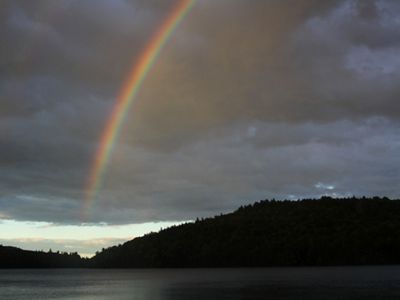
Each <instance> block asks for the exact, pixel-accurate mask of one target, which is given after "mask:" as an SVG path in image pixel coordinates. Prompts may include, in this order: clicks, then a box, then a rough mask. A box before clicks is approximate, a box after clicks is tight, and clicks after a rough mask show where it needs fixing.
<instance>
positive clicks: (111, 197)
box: [0, 0, 400, 255]
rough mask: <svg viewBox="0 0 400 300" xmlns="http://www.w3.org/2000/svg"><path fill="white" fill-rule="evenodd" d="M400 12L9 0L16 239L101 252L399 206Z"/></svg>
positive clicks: (5, 51) (384, 3) (0, 129)
mask: <svg viewBox="0 0 400 300" xmlns="http://www.w3.org/2000/svg"><path fill="white" fill-rule="evenodd" d="M399 15H400V2H399V1H392V0H326V1H320V0H296V1H291V0H268V1H267V0H254V1H247V0H220V1H214V0H199V1H193V2H192V1H187V0H170V1H147V0H145V1H144V0H115V1H108V0H87V1H75V0H59V1H52V0H37V1H23V0H3V1H1V3H0V45H1V47H0V108H1V109H0V243H1V244H8V245H16V246H19V247H22V248H27V249H45V250H46V249H48V248H52V250H53V251H57V250H61V251H66V250H67V249H71V250H68V251H78V252H80V253H83V254H85V255H91V254H92V253H93V251H95V249H101V248H102V247H107V246H109V245H113V244H116V243H120V242H123V241H125V240H127V239H130V238H132V237H134V236H137V235H141V234H144V233H146V232H149V231H156V230H158V228H159V227H166V226H168V225H170V224H175V223H177V222H181V221H184V220H193V219H195V218H196V217H206V216H213V215H216V214H219V213H221V212H228V211H231V210H234V209H236V208H237V207H238V206H240V205H242V204H247V203H251V202H254V201H257V200H260V199H265V198H276V199H293V200H294V199H298V198H302V197H319V196H321V195H331V196H348V195H356V196H363V195H365V196H374V195H378V196H387V197H391V198H399V196H400V192H399V189H398V186H399V184H398V183H399V182H400V155H399V154H400V106H399V104H398V95H399V92H400V85H399V84H398V83H399V81H400V43H399V40H400V36H399V32H400V21H399ZM138 62H141V63H138ZM133 87H135V90H134V89H133ZM133 91H134V92H133ZM124 95H125V96H124ZM132 95H134V99H133V98H132V99H131V98H129V97H130V96H132ZM131 100H132V101H131ZM133 100H134V101H133ZM118 104H120V105H118ZM118 107H120V109H118ZM122 112H123V113H122ZM112 120H114V122H113V121H112ZM105 128H109V129H110V130H109V131H107V130H105ZM117 129H119V130H117ZM107 132H108V134H106V133H107ZM117 132H118V133H119V134H117ZM102 149H103V150H102ZM111 150H112V151H111ZM96 166H97V167H96ZM89 178H92V179H93V180H91V179H89ZM88 195H89V196H88ZM85 199H86V205H85ZM85 207H86V209H85Z"/></svg>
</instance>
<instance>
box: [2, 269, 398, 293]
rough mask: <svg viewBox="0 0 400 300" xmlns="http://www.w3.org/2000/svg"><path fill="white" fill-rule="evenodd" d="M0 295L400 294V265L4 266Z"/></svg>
mask: <svg viewBox="0 0 400 300" xmlns="http://www.w3.org/2000/svg"><path fill="white" fill-rule="evenodd" d="M0 299H18V300H19V299H85V300H89V299H135V300H141V299H154V300H164V299H165V300H175V299H182V300H183V299H185V300H189V299H194V300H197V299H207V300H211V299H221V300H224V299H255V300H257V299H322V300H323V299H400V267H398V266H385V267H330V268H265V269H177V270H174V269H165V270H157V269H150V270H73V269H59V270H54V269H53V270H0Z"/></svg>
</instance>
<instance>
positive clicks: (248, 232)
mask: <svg viewBox="0 0 400 300" xmlns="http://www.w3.org/2000/svg"><path fill="white" fill-rule="evenodd" d="M399 263H400V200H389V199H387V198H378V197H375V198H368V199H367V198H361V199H357V198H354V197H353V198H343V199H332V198H329V197H322V198H321V199H320V200H315V199H306V200H301V201H275V200H271V201H269V200H265V201H259V202H256V203H254V204H252V205H247V206H241V207H239V208H238V209H237V210H236V211H234V212H232V213H229V214H225V215H219V216H216V217H213V218H206V219H196V221H195V222H191V223H186V224H182V225H179V226H172V227H170V228H166V229H163V230H160V231H159V232H158V233H149V234H147V235H145V236H143V237H139V238H135V239H133V240H131V241H128V242H126V243H124V244H122V245H118V246H113V247H110V248H107V249H102V250H101V251H99V252H97V253H96V255H95V256H94V257H93V258H91V259H82V258H81V257H80V256H79V255H78V254H77V253H59V252H52V251H49V252H47V253H45V252H42V251H25V250H21V249H18V248H14V247H4V246H0V267H2V268H16V267H20V268H60V267H94V268H133V267H261V266H317V265H365V264H399Z"/></svg>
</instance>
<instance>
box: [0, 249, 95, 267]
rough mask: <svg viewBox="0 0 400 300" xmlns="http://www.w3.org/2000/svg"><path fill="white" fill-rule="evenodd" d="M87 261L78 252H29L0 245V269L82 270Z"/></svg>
mask: <svg viewBox="0 0 400 300" xmlns="http://www.w3.org/2000/svg"><path fill="white" fill-rule="evenodd" d="M87 261H88V260H87V259H83V258H81V257H80V256H79V255H78V253H76V252H74V253H66V252H64V253H60V252H58V251H57V252H52V251H51V249H50V250H49V252H43V251H28V250H22V249H19V248H15V247H7V246H1V245H0V268H81V267H85V266H86V265H87Z"/></svg>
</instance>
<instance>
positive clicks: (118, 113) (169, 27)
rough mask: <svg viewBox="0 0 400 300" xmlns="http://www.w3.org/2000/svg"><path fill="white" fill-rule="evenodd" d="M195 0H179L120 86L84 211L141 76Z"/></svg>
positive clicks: (93, 166) (99, 184)
mask: <svg viewBox="0 0 400 300" xmlns="http://www.w3.org/2000/svg"><path fill="white" fill-rule="evenodd" d="M193 4H194V0H179V1H178V3H177V4H176V5H175V6H174V8H173V9H172V11H171V13H170V14H169V15H168V17H167V18H166V19H165V21H164V22H163V23H162V25H161V26H160V28H159V29H158V30H157V31H156V32H155V34H154V35H153V37H152V38H151V39H150V41H149V42H148V44H147V45H146V47H145V49H144V50H143V51H142V53H141V55H140V56H139V58H138V59H137V61H136V63H135V64H134V66H133V68H132V71H131V72H130V73H129V76H128V78H127V80H126V82H125V84H124V85H123V86H122V89H121V92H120V94H119V96H118V98H117V100H116V103H115V105H114V108H113V110H112V112H111V115H110V117H109V120H108V122H107V123H106V126H105V128H104V130H103V133H102V136H101V139H100V143H99V147H98V149H97V152H96V155H95V158H94V160H93V163H92V167H91V169H90V175H89V178H88V182H87V185H86V189H85V199H84V206H85V207H84V211H87V209H88V208H89V207H90V206H91V204H92V202H93V200H94V198H95V197H96V195H97V192H98V190H99V188H100V186H101V184H102V181H103V178H104V174H105V170H106V167H107V163H108V161H109V159H110V156H111V154H112V150H113V147H114V144H115V142H116V140H117V139H118V136H119V133H120V131H121V127H122V123H123V121H124V119H125V118H126V116H127V114H128V112H129V110H130V107H131V105H132V103H133V101H134V99H135V96H136V95H137V93H138V91H139V89H140V86H141V85H142V83H143V80H144V79H145V78H146V75H147V74H148V72H149V70H150V69H151V67H152V66H153V64H154V62H155V60H156V59H157V57H158V55H159V53H160V51H161V50H162V48H163V46H164V45H165V43H166V42H167V40H168V38H169V37H170V36H171V35H172V33H173V32H174V30H175V28H176V27H177V26H178V25H179V23H180V21H181V20H182V19H183V18H184V17H185V15H186V14H187V13H188V12H189V10H190V9H191V7H192V6H193Z"/></svg>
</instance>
